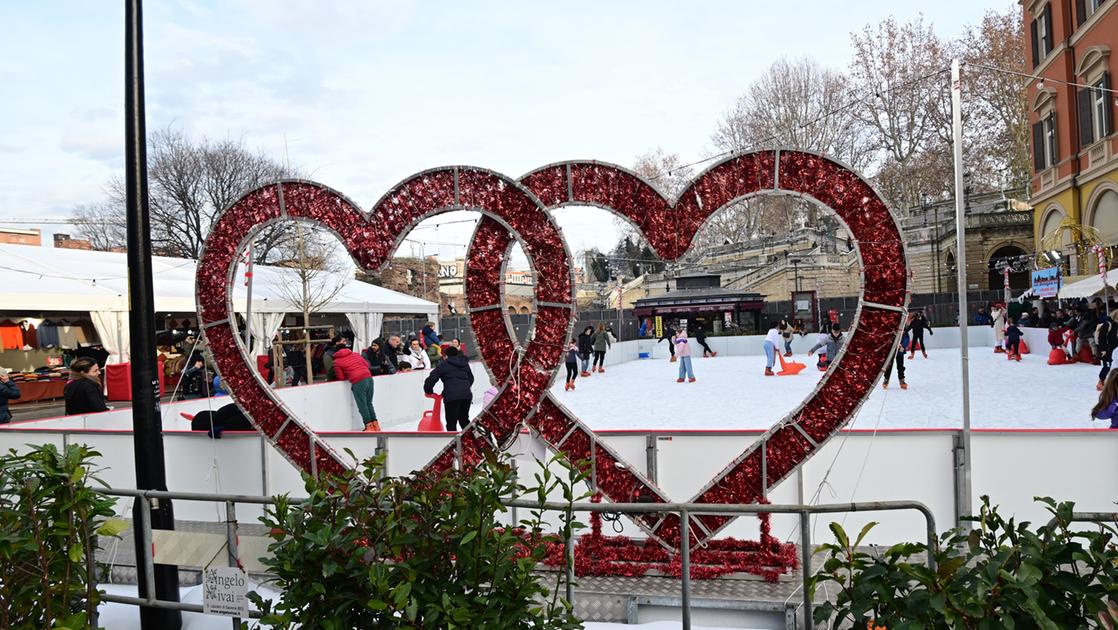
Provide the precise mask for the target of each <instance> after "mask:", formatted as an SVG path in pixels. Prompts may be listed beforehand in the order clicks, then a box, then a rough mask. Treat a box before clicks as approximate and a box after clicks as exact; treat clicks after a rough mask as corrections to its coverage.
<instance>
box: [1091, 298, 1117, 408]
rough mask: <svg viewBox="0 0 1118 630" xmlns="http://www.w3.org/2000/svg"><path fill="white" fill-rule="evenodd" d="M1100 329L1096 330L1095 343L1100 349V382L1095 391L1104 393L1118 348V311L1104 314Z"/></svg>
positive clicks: (1101, 318)
mask: <svg viewBox="0 0 1118 630" xmlns="http://www.w3.org/2000/svg"><path fill="white" fill-rule="evenodd" d="M1100 320H1101V321H1100V322H1099V325H1098V327H1097V328H1096V329H1095V343H1096V344H1097V345H1098V349H1099V363H1100V364H1102V369H1100V370H1099V382H1098V384H1097V385H1096V386H1095V389H1098V390H1099V391H1102V386H1103V381H1105V380H1106V375H1107V374H1110V366H1111V364H1112V362H1113V361H1114V349H1115V347H1118V311H1111V312H1110V314H1109V315H1107V314H1106V313H1103V314H1102V316H1101V317H1100Z"/></svg>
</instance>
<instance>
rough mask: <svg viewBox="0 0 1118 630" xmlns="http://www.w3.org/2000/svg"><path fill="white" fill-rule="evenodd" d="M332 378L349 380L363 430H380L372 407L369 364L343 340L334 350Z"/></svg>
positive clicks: (371, 384)
mask: <svg viewBox="0 0 1118 630" xmlns="http://www.w3.org/2000/svg"><path fill="white" fill-rule="evenodd" d="M334 378H335V379H336V380H339V381H340V380H343V379H344V380H347V381H349V383H350V386H351V389H352V391H353V400H354V401H356V402H357V411H358V412H360V413H361V420H362V421H363V422H364V423H365V430H366V431H380V422H377V413H376V411H375V410H374V409H373V375H372V373H370V372H369V364H368V363H366V362H365V359H364V358H363V357H362V356H361V355H359V354H356V353H355V352H353V351H352V350H350V349H349V348H348V347H346V344H345V342H344V341H342V342H339V345H338V350H337V351H336V352H334Z"/></svg>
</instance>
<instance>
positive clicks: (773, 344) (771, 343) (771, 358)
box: [761, 322, 781, 376]
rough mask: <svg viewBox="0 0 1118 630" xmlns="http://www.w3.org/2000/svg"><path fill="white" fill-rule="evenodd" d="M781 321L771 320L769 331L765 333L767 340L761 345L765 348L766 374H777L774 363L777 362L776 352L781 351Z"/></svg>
mask: <svg viewBox="0 0 1118 630" xmlns="http://www.w3.org/2000/svg"><path fill="white" fill-rule="evenodd" d="M780 342H781V337H780V323H779V322H769V332H768V333H767V334H765V342H764V343H763V344H761V347H763V348H764V349H765V376H775V374H776V373H775V372H773V364H774V363H776V353H777V352H780Z"/></svg>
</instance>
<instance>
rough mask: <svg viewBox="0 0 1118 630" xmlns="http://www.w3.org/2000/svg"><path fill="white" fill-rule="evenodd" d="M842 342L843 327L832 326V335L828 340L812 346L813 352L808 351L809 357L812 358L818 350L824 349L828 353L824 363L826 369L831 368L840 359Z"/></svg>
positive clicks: (829, 335)
mask: <svg viewBox="0 0 1118 630" xmlns="http://www.w3.org/2000/svg"><path fill="white" fill-rule="evenodd" d="M842 342H843V337H842V327H841V326H839V325H838V324H837V323H834V324H831V330H830V333H829V334H828V335H827V337H826V338H824V339H822V340H820V341H819V342H817V343H816V344H815V345H814V346H812V347H811V350H808V351H807V356H809V357H810V356H811V355H812V354H815V351H816V350H819V349H820V348H823V349H825V351H826V353H827V360H826V361H825V362H824V367H830V366H831V364H832V363H834V362H835V358H836V357H838V352H839V350H841V349H842Z"/></svg>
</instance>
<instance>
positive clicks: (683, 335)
mask: <svg viewBox="0 0 1118 630" xmlns="http://www.w3.org/2000/svg"><path fill="white" fill-rule="evenodd" d="M672 345H674V346H675V356H677V357H679V377H678V378H676V379H675V382H677V383H682V382H683V377H684V376H686V377H687V382H688V383H694V382H695V372H694V370H692V369H691V344H689V343H687V331H686V330H682V329H681V330H680V331H679V332H678V333H676V335H675V337H672Z"/></svg>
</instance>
